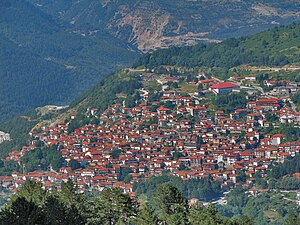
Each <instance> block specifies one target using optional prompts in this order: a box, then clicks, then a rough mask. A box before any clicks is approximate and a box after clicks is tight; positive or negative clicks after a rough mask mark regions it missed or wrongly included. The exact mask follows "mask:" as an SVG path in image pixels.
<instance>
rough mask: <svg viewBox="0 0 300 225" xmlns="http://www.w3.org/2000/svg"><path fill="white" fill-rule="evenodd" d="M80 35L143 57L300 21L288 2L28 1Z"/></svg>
mask: <svg viewBox="0 0 300 225" xmlns="http://www.w3.org/2000/svg"><path fill="white" fill-rule="evenodd" d="M30 1H31V2H32V3H34V4H36V5H38V6H39V7H40V8H41V9H42V10H44V11H45V12H47V13H50V14H51V15H53V16H54V17H57V18H59V19H62V20H64V21H66V22H68V23H70V24H72V25H73V27H74V28H77V29H81V30H90V31H91V30H98V29H106V30H107V31H108V32H110V33H111V34H112V35H113V36H115V37H117V38H119V39H122V40H124V41H126V42H129V43H131V44H134V45H136V46H137V47H138V48H139V49H140V50H142V51H144V52H145V51H148V50H150V49H156V48H159V47H168V46H173V45H191V44H194V43H196V42H197V41H201V40H203V41H217V40H218V39H224V38H228V37H237V36H245V35H248V34H252V33H255V32H259V31H263V30H266V29H268V28H270V27H274V26H278V25H284V24H289V23H291V22H293V21H299V19H300V14H299V9H300V3H299V1H293V0H284V1H280V0H263V1H259V2H257V1H254V0H250V1H240V0H229V1H224V0H213V1H206V0H193V1H189V0H184V1H183V0H151V1H150V0H143V1H141V0H129V1H128V0H126V1H125V0H103V1H98V0H84V1H82V0H81V1H78V0H70V1H47V0H30Z"/></svg>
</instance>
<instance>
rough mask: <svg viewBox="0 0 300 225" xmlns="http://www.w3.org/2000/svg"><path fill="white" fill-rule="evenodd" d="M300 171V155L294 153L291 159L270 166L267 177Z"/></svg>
mask: <svg viewBox="0 0 300 225" xmlns="http://www.w3.org/2000/svg"><path fill="white" fill-rule="evenodd" d="M299 172H300V155H296V156H295V157H294V158H293V159H291V160H286V161H284V162H283V163H280V164H278V165H276V166H274V167H273V168H272V170H271V171H270V172H269V174H268V177H269V179H279V178H282V177H284V176H286V175H292V174H294V173H299Z"/></svg>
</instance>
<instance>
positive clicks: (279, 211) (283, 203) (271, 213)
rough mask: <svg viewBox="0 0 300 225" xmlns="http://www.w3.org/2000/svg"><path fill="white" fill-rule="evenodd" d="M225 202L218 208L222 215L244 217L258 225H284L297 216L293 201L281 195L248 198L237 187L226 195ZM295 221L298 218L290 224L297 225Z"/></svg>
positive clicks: (271, 194)
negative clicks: (225, 203)
mask: <svg viewBox="0 0 300 225" xmlns="http://www.w3.org/2000/svg"><path fill="white" fill-rule="evenodd" d="M226 200H227V205H225V206H218V208H219V211H220V212H221V213H222V214H223V215H226V216H228V217H233V216H235V217H241V216H242V215H246V216H249V217H250V218H251V219H253V220H254V221H255V224H258V225H265V224H285V222H286V221H288V220H291V218H293V217H294V216H297V215H299V209H297V205H296V203H295V202H294V201H295V200H292V199H287V198H285V197H284V195H283V194H281V193H262V194H259V195H258V196H256V197H254V196H250V197H249V196H248V194H247V193H245V190H243V189H242V188H240V187H239V188H237V189H234V190H232V191H231V192H230V193H229V194H228V195H226ZM297 221H298V222H299V218H298V219H296V222H294V223H290V224H297ZM286 223H287V222H286ZM287 224H289V223H287Z"/></svg>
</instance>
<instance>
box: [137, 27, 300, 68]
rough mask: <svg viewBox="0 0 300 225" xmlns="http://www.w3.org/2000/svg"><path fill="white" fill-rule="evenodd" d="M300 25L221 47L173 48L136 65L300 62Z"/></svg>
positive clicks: (277, 63)
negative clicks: (299, 52) (299, 40)
mask: <svg viewBox="0 0 300 225" xmlns="http://www.w3.org/2000/svg"><path fill="white" fill-rule="evenodd" d="M299 37H300V25H298V24H293V25H290V26H286V27H280V28H275V29H271V30H269V31H266V32H263V33H260V34H256V35H253V36H250V37H247V38H240V39H234V38H231V39H228V40H225V41H224V42H222V43H219V44H202V43H200V44H197V45H195V46H192V47H180V48H179V47H173V48H169V49H162V50H158V51H155V52H154V53H148V54H146V55H144V56H143V57H141V58H139V59H138V60H137V61H136V62H135V63H134V66H135V67H138V66H145V67H148V68H152V67H157V66H161V65H174V66H185V67H210V68H213V67H216V68H218V67H219V68H226V69H229V68H232V67H235V66H239V65H242V64H250V65H255V66H263V65H266V66H283V65H286V64H288V63H294V62H299V61H300V56H299V54H298V51H299V48H300V46H299V42H298V39H299Z"/></svg>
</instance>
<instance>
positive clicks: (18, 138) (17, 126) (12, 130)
mask: <svg viewBox="0 0 300 225" xmlns="http://www.w3.org/2000/svg"><path fill="white" fill-rule="evenodd" d="M37 118H38V115H37V113H36V111H30V112H28V113H27V114H26V116H22V117H16V118H14V119H12V120H10V121H9V122H6V123H5V124H2V125H1V126H0V130H1V131H4V132H6V133H9V134H10V136H11V139H12V140H11V141H5V142H3V143H1V144H0V149H1V154H2V157H3V156H6V155H7V154H8V153H9V152H11V151H12V150H14V149H21V147H22V146H23V145H25V144H27V142H28V140H29V139H30V137H29V135H28V133H29V131H30V130H31V129H32V127H34V126H35V124H36V123H37Z"/></svg>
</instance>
